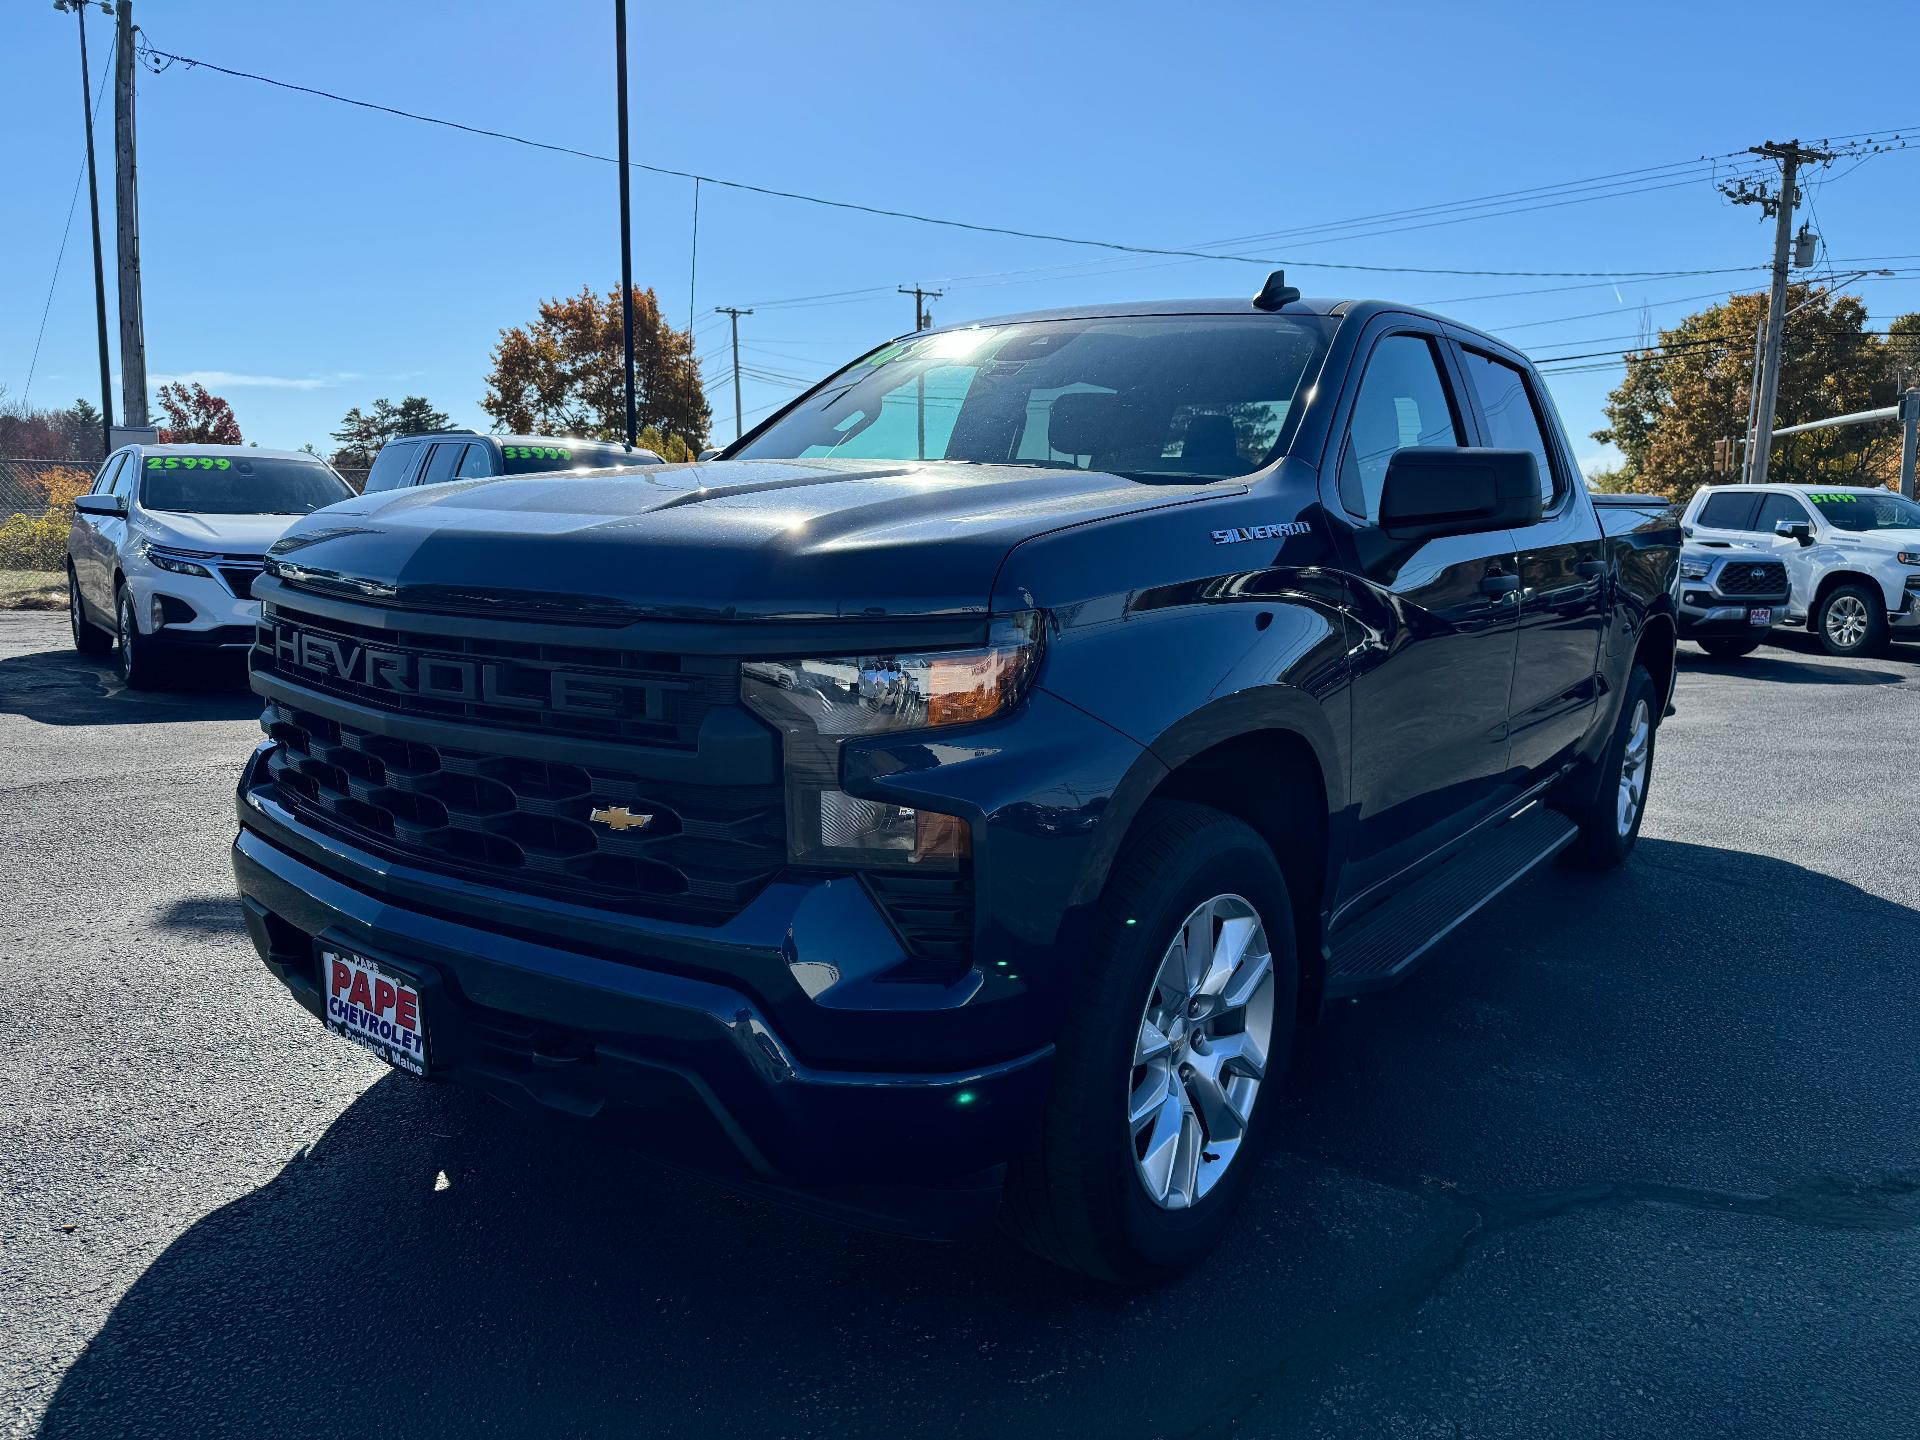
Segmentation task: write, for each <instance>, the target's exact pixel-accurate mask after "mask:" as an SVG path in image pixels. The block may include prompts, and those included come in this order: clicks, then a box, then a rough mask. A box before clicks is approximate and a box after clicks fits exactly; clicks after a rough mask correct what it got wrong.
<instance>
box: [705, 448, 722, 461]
mask: <svg viewBox="0 0 1920 1440" xmlns="http://www.w3.org/2000/svg"><path fill="white" fill-rule="evenodd" d="M700 458H701V459H702V460H718V459H719V458H720V447H719V446H717V445H709V446H708V447H707V448H706V449H704V450H702V451H701V452H700Z"/></svg>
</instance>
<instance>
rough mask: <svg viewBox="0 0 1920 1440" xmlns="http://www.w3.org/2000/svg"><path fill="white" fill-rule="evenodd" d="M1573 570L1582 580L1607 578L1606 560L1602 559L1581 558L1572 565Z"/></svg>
mask: <svg viewBox="0 0 1920 1440" xmlns="http://www.w3.org/2000/svg"><path fill="white" fill-rule="evenodd" d="M1573 568H1574V572H1575V573H1576V574H1577V575H1579V576H1580V578H1581V579H1582V580H1604V579H1606V578H1607V562H1606V561H1604V560H1582V561H1581V562H1580V563H1579V564H1578V565H1576V566H1574V567H1573Z"/></svg>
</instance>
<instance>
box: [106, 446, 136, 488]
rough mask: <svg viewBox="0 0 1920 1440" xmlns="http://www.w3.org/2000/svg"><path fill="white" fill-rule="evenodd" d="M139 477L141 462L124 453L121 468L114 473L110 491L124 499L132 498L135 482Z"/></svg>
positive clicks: (121, 458)
mask: <svg viewBox="0 0 1920 1440" xmlns="http://www.w3.org/2000/svg"><path fill="white" fill-rule="evenodd" d="M139 478H140V466H139V463H138V462H137V461H136V460H135V459H134V457H133V456H131V455H122V456H121V457H120V468H119V470H118V471H116V472H115V473H114V477H113V480H112V482H111V483H112V489H111V490H110V491H109V492H108V493H109V494H113V495H118V496H120V497H121V498H122V499H126V498H130V497H131V496H132V495H133V487H134V482H135V481H137V480H138V479H139Z"/></svg>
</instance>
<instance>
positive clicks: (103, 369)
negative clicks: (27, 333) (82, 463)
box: [53, 0, 113, 457]
mask: <svg viewBox="0 0 1920 1440" xmlns="http://www.w3.org/2000/svg"><path fill="white" fill-rule="evenodd" d="M87 3H88V0H53V5H54V8H55V9H56V10H71V11H73V14H74V18H75V19H76V20H78V21H79V22H80V112H81V114H82V116H83V117H84V118H85V119H86V122H87V201H88V203H89V204H90V205H91V206H92V208H93V312H94V321H95V324H96V326H97V328H98V329H99V332H100V443H101V446H102V447H103V448H102V449H101V451H100V454H101V455H102V456H103V457H104V456H106V455H108V454H111V453H112V451H113V365H112V361H111V360H109V359H108V356H107V281H106V274H105V269H104V266H103V264H102V261H101V258H100V182H99V179H98V178H97V177H96V175H95V174H94V166H93V76H92V75H91V74H89V73H88V65H87Z"/></svg>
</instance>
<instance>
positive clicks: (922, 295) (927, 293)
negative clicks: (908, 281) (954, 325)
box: [894, 285, 947, 334]
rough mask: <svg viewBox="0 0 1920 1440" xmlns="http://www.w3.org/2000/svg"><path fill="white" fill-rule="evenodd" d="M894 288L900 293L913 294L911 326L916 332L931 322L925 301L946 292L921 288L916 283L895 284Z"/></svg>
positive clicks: (935, 298) (937, 297) (931, 318)
mask: <svg viewBox="0 0 1920 1440" xmlns="http://www.w3.org/2000/svg"><path fill="white" fill-rule="evenodd" d="M894 288H895V289H896V290H898V291H899V292H900V293H901V294H902V295H911V296H913V328H914V331H915V333H916V334H917V333H918V332H920V331H922V330H925V329H927V328H928V327H930V326H931V325H932V324H933V317H932V316H931V315H929V314H927V301H929V300H938V299H939V298H940V297H941V296H942V295H944V294H946V293H947V292H946V291H944V290H922V289H921V288H920V287H919V286H918V285H911V286H909V285H896V286H895V287H894Z"/></svg>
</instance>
